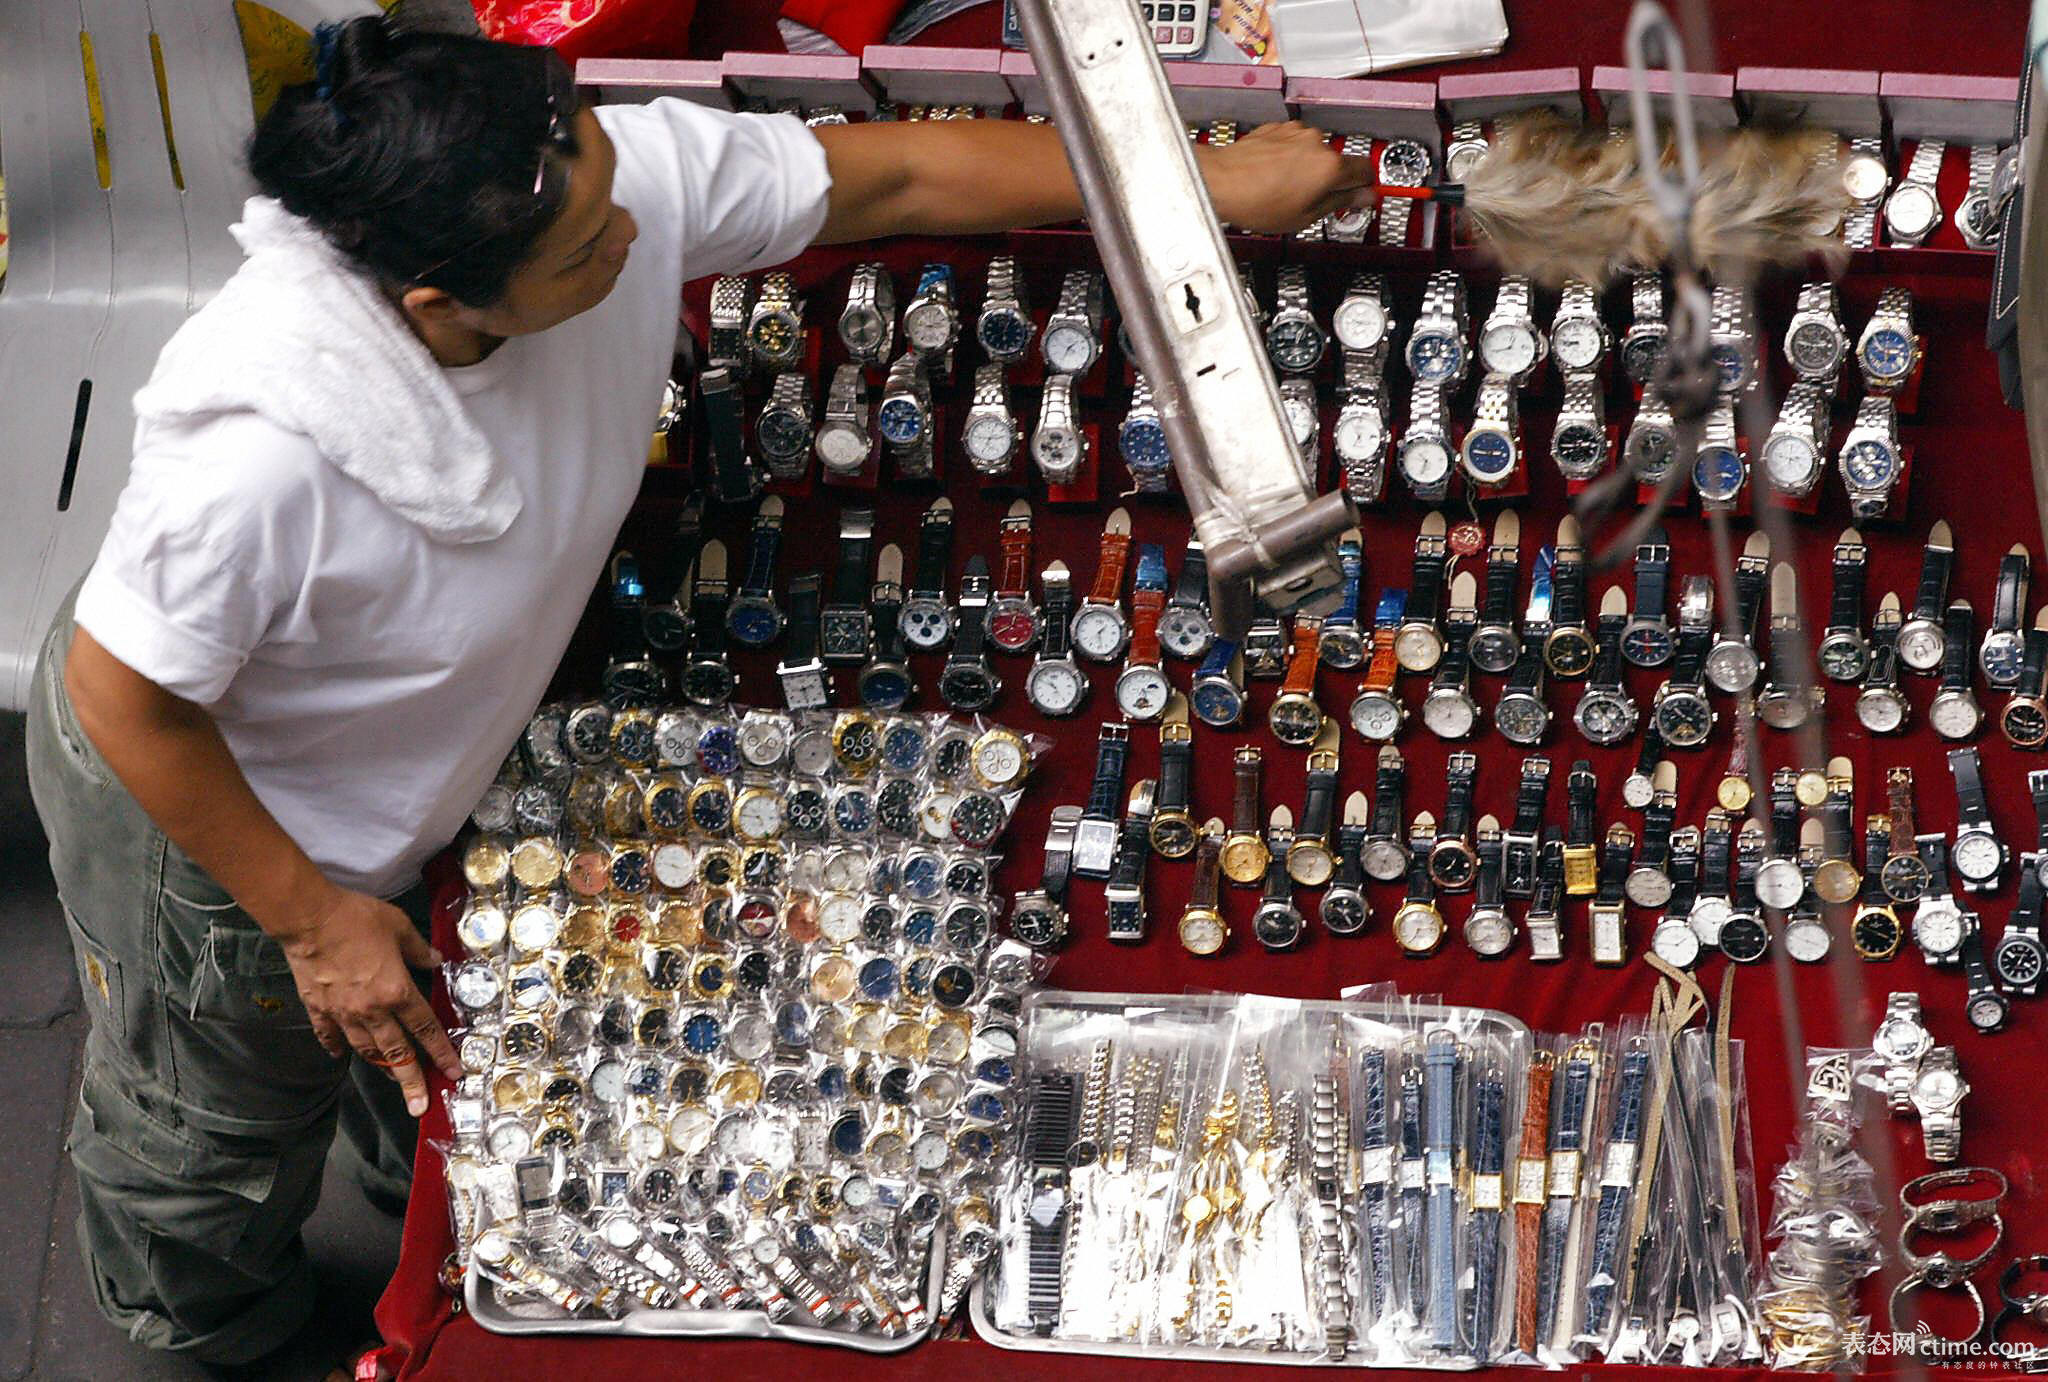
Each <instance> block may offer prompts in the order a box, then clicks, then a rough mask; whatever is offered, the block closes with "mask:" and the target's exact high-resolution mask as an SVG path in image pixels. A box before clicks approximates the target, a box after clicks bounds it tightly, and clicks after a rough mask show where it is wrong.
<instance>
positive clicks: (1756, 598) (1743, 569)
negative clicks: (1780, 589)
mask: <svg viewBox="0 0 2048 1382" xmlns="http://www.w3.org/2000/svg"><path fill="white" fill-rule="evenodd" d="M1770 584H1771V565H1770V563H1769V562H1767V561H1765V560H1764V559H1763V558H1761V557H1744V558H1743V559H1742V560H1740V561H1738V562H1736V563H1735V620H1736V625H1737V627H1739V628H1740V629H1741V630H1742V634H1743V636H1744V637H1745V638H1747V637H1749V636H1751V635H1753V634H1754V633H1755V632H1756V616H1757V613H1758V612H1759V611H1760V610H1762V609H1763V607H1764V592H1765V591H1766V590H1768V589H1769V588H1770Z"/></svg>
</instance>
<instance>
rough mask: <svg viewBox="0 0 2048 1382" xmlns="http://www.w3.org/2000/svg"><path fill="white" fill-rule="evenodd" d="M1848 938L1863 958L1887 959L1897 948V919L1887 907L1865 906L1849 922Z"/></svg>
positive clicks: (1898, 936) (1898, 938)
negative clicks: (1854, 918)
mask: <svg viewBox="0 0 2048 1382" xmlns="http://www.w3.org/2000/svg"><path fill="white" fill-rule="evenodd" d="M1849 939H1850V941H1851V942H1852V943H1853V944H1854V945H1855V947H1856V953H1857V954H1859V955H1861V956H1863V957H1864V958H1865V959H1870V960H1888V959H1890V958H1891V957H1892V956H1893V955H1894V954H1896V953H1897V951H1898V948H1899V940H1900V932H1899V919H1898V917H1897V916H1896V915H1895V914H1894V913H1893V912H1892V911H1891V910H1890V909H1889V908H1885V907H1866V908H1864V909H1863V910H1862V911H1860V912H1858V913H1857V914H1856V920H1855V921H1854V922H1852V923H1851V924H1850V927H1849ZM1882 1031H1883V1029H1882V1028H1880V1029H1879V1032H1880V1035H1881V1034H1882ZM1873 1044H1875V1043H1874V1042H1873Z"/></svg>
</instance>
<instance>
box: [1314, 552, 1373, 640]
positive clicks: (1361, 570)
mask: <svg viewBox="0 0 2048 1382" xmlns="http://www.w3.org/2000/svg"><path fill="white" fill-rule="evenodd" d="M1337 569H1338V571H1339V572H1340V573H1342V576H1343V581H1342V584H1341V589H1342V590H1343V592H1344V593H1343V597H1342V598H1341V599H1340V600H1339V601H1338V602H1337V608H1336V609H1334V610H1332V611H1331V612H1330V613H1329V615H1328V616H1327V617H1325V618H1324V620H1323V622H1322V626H1321V628H1320V629H1318V631H1317V634H1316V644H1317V651H1318V652H1319V654H1320V655H1321V657H1322V661H1323V665H1324V666H1325V667H1335V668H1337V669H1338V670H1340V671H1349V670H1350V669H1351V668H1353V667H1358V666H1361V665H1363V663H1364V662H1365V630H1364V629H1362V628H1360V627H1359V622H1358V621H1359V614H1360V613H1361V610H1360V608H1359V606H1360V602H1361V601H1362V600H1363V599H1364V598H1365V596H1364V592H1363V590H1362V588H1361V587H1362V586H1363V585H1364V577H1365V551H1364V548H1363V546H1362V545H1361V543H1360V540H1359V536H1358V530H1357V529H1356V528H1354V529H1352V530H1351V532H1350V533H1348V534H1347V535H1345V537H1344V538H1342V539H1341V540H1340V541H1339V542H1338V543H1337Z"/></svg>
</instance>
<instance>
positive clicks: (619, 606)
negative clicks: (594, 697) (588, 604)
mask: <svg viewBox="0 0 2048 1382" xmlns="http://www.w3.org/2000/svg"><path fill="white" fill-rule="evenodd" d="M605 595H606V603H607V605H608V606H609V610H608V613H609V615H610V624H611V629H610V640H609V641H610V644H611V646H610V649H609V650H608V652H607V654H606V657H605V665H604V672H603V673H602V675H601V678H600V681H601V684H602V685H603V687H604V699H605V704H607V705H608V706H610V707H611V708H612V709H613V710H628V709H634V708H643V709H644V708H646V707H650V706H653V705H655V704H656V703H658V702H659V701H661V700H662V699H663V698H664V695H663V693H664V691H665V690H666V686H665V682H664V679H663V677H662V675H661V668H659V667H658V666H656V665H655V662H654V658H653V655H652V653H651V651H650V650H649V648H648V646H647V635H646V633H645V632H644V620H643V618H642V615H643V614H644V612H645V610H646V607H647V587H646V585H645V584H644V583H643V582H642V581H641V579H640V563H639V560H638V559H637V558H635V557H634V555H633V554H632V553H631V552H617V553H614V554H613V556H612V562H611V568H610V570H609V571H608V572H607V573H606V580H605Z"/></svg>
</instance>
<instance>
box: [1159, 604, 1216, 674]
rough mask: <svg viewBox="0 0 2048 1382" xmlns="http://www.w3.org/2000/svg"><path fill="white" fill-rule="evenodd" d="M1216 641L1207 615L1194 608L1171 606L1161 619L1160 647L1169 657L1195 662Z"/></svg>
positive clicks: (1206, 652) (1191, 606)
mask: <svg viewBox="0 0 2048 1382" xmlns="http://www.w3.org/2000/svg"><path fill="white" fill-rule="evenodd" d="M1215 641H1216V630H1215V628H1214V626H1213V625H1212V624H1211V623H1210V622H1209V616H1208V614H1207V613H1205V612H1204V611H1202V610H1201V609H1199V608H1196V607H1195V606H1193V605H1169V606H1168V607H1167V608H1166V611H1165V613H1164V614H1162V615H1161V616H1160V619H1159V645H1160V647H1162V648H1164V649H1165V650H1166V653H1167V655H1168V656H1169V657H1177V658H1180V659H1182V660H1184V661H1187V662H1194V661H1197V660H1199V659H1200V658H1202V657H1204V656H1206V655H1207V654H1208V651H1209V647H1210V645H1211V644H1213V643H1214V642H1215Z"/></svg>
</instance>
